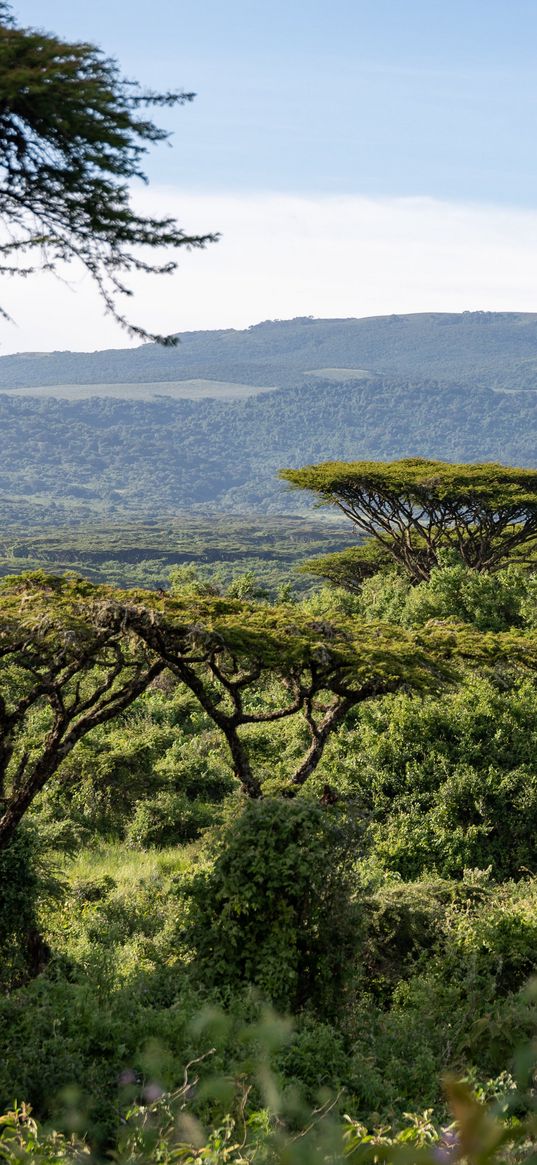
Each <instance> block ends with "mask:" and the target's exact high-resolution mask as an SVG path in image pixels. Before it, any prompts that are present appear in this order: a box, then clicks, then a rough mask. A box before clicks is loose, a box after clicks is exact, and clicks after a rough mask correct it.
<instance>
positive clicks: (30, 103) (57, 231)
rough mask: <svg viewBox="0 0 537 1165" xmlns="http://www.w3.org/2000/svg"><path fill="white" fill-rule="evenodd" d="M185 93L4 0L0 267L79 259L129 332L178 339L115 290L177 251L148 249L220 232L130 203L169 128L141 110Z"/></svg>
mask: <svg viewBox="0 0 537 1165" xmlns="http://www.w3.org/2000/svg"><path fill="white" fill-rule="evenodd" d="M193 96H194V94H192V93H184V92H170V93H154V92H150V91H145V90H143V89H141V87H140V86H139V85H138V83H137V82H133V81H129V80H127V79H126V78H124V77H123V76H122V74H121V72H120V70H119V68H118V65H117V63H116V62H115V61H114V60H111V59H108V58H107V57H105V56H104V55H103V54H102V52H101V51H100V50H99V49H98V48H96V47H95V46H94V45H91V44H85V43H82V42H81V43H69V42H67V41H63V40H61V39H60V38H58V37H56V36H53V35H51V34H49V33H44V32H41V31H36V30H34V29H27V28H20V27H18V26H17V24H16V23H15V21H14V20H13V18H12V16H11V14H10V10H9V7H8V6H7V5H6V4H0V220H1V222H2V224H3V229H2V234H1V238H0V260H1V263H0V271H1V272H2V273H4V274H10V275H21V274H22V275H29V274H32V273H33V272H34V271H36V270H38V269H44V270H49V271H55V270H56V269H57V268H58V266H59V265H61V264H64V263H70V262H71V261H73V260H78V261H79V262H80V263H81V264H82V265H83V267H84V268H85V269H86V271H87V272H89V274H90V275H91V277H92V279H93V280H94V281H95V283H96V284H97V287H98V289H99V292H100V294H101V296H102V299H103V301H104V304H105V307H106V309H107V311H108V312H109V313H110V314H111V315H112V316H113V317H114V319H115V320H117V321H118V323H120V324H121V325H122V326H123V327H125V328H126V329H127V331H128V332H129V333H130V334H131V335H133V336H138V337H141V338H142V339H153V340H158V341H159V342H161V343H174V342H175V341H174V339H173V337H165V336H159V335H153V334H150V333H148V332H147V331H146V330H145V329H144V328H143V327H139V326H136V325H134V324H133V323H131V322H130V321H129V320H128V319H127V318H126V317H125V315H124V314H123V313H122V312H121V310H120V308H119V300H120V297H121V296H129V295H131V294H132V292H131V291H130V289H129V288H128V287H127V286H126V285H125V283H124V277H125V275H128V274H129V273H132V272H133V271H143V272H148V273H155V274H164V273H166V274H169V273H171V272H172V271H174V270H175V267H176V261H175V259H173V258H172V259H170V260H163V259H162V258H160V257H159V259H158V260H156V259H155V258H154V252H155V249H159V250H162V249H164V250H167V251H168V252H172V253H173V252H175V251H176V250H177V248H180V247H187V248H190V247H203V246H205V244H206V243H208V242H211V241H213V240H214V239H215V238H216V236H215V235H188V234H186V233H185V232H184V231H183V230H181V228H180V227H179V226H178V224H177V222H176V221H175V219H173V218H170V217H161V218H153V217H144V216H142V215H139V214H137V213H136V212H135V210H134V209H133V206H132V204H131V194H130V188H129V182H130V180H131V179H133V178H139V179H142V180H143V181H145V180H146V179H145V175H144V172H143V169H142V159H143V155H144V153H145V152H146V151H147V148H148V146H150V145H153V144H155V143H158V142H161V141H164V140H165V139H166V138H167V137H168V136H169V135H168V134H167V132H166V131H165V130H163V129H160V128H159V127H158V126H157V125H155V124H154V122H153V121H151V120H149V119H148V118H147V117H146V116H144V111H145V110H146V109H147V107H149V106H173V105H178V104H179V105H180V104H183V103H184V102H188V101H191V100H192V98H193ZM148 256H149V257H148ZM0 311H1V312H2V314H3V315H4V316H5V317H8V313H7V311H6V310H5V309H0Z"/></svg>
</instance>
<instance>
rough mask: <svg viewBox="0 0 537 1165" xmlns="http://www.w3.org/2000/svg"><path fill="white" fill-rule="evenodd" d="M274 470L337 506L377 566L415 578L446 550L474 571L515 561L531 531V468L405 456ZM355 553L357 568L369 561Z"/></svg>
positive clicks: (536, 497)
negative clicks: (371, 545) (372, 550)
mask: <svg viewBox="0 0 537 1165" xmlns="http://www.w3.org/2000/svg"><path fill="white" fill-rule="evenodd" d="M281 477H283V478H284V480H285V481H288V482H290V483H291V485H293V486H294V487H296V488H298V489H307V490H311V491H312V492H313V493H314V494H316V496H317V497H318V498H319V499H320V501H321V503H322V504H325V505H330V504H331V505H336V506H338V507H339V509H340V510H342V511H343V513H344V514H346V515H347V517H348V518H350V519H351V521H352V522H354V524H355V525H356V526H357V528H358V530H360V531H361V532H362V533H363V534H366V535H368V537H369V538H371V539H374V540H375V542H376V544H377V546H378V547H379V549H380V550H381V551H382V552H383V553H382V554H381V558H380V560H379V565H381V563H382V559H384V560H385V561H386V562H389V561H392V562H395V563H396V564H397V565H398V566H400V567H402V568H403V569H404V570H405V571H407V572H408V574H409V575H410V576H411V578H412V579H414V580H415V581H416V582H422V581H424V580H426V579H428V578H429V576H430V573H431V570H432V569H433V568H434V567H435V566H438V565H439V561H440V558H441V556H442V553H443V552H445V551H447V550H450V551H454V552H456V554H457V555H458V557H459V558H460V560H461V562H463V563H464V564H465V565H466V566H468V567H470V568H472V569H473V570H477V571H495V570H498V569H499V568H500V567H502V566H504V565H505V563H506V562H507V561H508V560H510V559H513V558H515V559H516V560H517V561H523V560H524V550H529V549H530V544H531V543H532V542H534V541H535V537H536V535H537V470H532V469H511V468H509V467H508V466H504V465H496V464H494V463H485V464H478V465H452V464H451V463H449V462H446V461H428V460H426V459H424V458H421V457H413V458H405V459H403V460H402V461H350V462H342V461H327V462H323V463H321V464H319V465H306V466H305V467H304V468H303V469H284V470H282V471H281ZM531 549H533V547H531ZM332 557H333V558H335V557H336V556H332ZM348 557H349V556H348ZM362 557H363V555H360V554H358V556H357V568H358V569H359V570H361V568H362V566H363V567H366V568H367V567H368V566H370V565H371V564H370V562H369V559H370V558H372V556H371V554H368V552H366V558H367V563H366V562H365V561H364V563H362V561H361V559H362ZM373 558H374V555H373ZM349 565H350V558H349V561H348V562H346V564H345V566H346V567H347V568H348V567H349ZM317 573H322V572H321V571H320V570H318V571H317ZM369 573H371V570H370V569H369Z"/></svg>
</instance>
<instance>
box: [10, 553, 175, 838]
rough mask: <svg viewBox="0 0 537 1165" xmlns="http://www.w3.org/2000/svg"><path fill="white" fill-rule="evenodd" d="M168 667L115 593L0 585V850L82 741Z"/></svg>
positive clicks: (47, 582) (36, 582)
mask: <svg viewBox="0 0 537 1165" xmlns="http://www.w3.org/2000/svg"><path fill="white" fill-rule="evenodd" d="M163 667H164V664H163V662H162V660H160V659H159V658H158V657H157V656H155V655H154V654H153V653H152V652H151V651H149V650H148V648H147V646H146V645H145V644H144V643H143V642H142V641H140V640H139V639H138V638H137V637H136V636H135V635H133V634H132V633H129V632H128V631H127V630H126V626H125V612H124V610H123V607H122V606H121V604H119V603H117V602H115V601H114V599H113V597H112V595H111V593H110V592H109V593H106V592H104V593H103V592H99V591H98V590H96V589H93V590H92V589H91V588H89V589H88V588H87V587H86V586H85V584H84V583H74V582H72V581H71V582H70V581H66V580H59V579H53V578H46V577H44V576H41V577H40V576H38V575H36V576H27V577H25V578H21V579H20V580H9V581H8V583H6V584H4V585H3V586H2V588H1V591H0V850H1V849H3V848H4V847H5V846H7V845H8V844H9V842H10V840H11V838H12V836H13V833H14V831H15V829H16V828H17V826H18V824H19V822H20V821H21V820H22V818H23V816H24V814H25V813H26V812H27V810H28V808H29V807H30V805H31V804H32V802H33V801H34V799H35V797H36V796H37V795H38V794H39V793H40V792H41V790H42V789H43V788H44V786H45V785H46V783H47V781H49V780H50V778H51V777H52V776H54V774H55V773H56V772H57V770H58V768H59V767H60V765H61V763H62V761H63V760H64V759H65V758H66V757H67V756H68V755H69V753H70V752H71V751H72V749H73V748H74V747H75V745H76V744H77V743H78V741H79V740H82V739H83V737H84V736H86V735H87V734H88V732H91V730H92V729H93V728H95V727H97V726H98V725H99V724H103V723H106V722H107V721H109V720H112V719H113V718H114V717H116V716H118V715H119V714H120V713H121V712H123V711H124V710H125V709H126V708H128V707H129V705H130V704H131V703H132V702H133V701H134V700H135V699H136V698H137V696H139V695H140V694H141V693H142V692H143V691H144V690H145V688H146V687H147V686H148V684H150V683H151V682H152V681H153V680H154V679H156V677H157V676H158V675H159V673H160V672H161V671H162V670H163Z"/></svg>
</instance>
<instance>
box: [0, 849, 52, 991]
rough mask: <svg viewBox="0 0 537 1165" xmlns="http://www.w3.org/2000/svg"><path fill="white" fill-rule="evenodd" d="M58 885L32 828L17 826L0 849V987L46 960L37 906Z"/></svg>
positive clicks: (30, 973) (33, 972)
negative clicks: (8, 840)
mask: <svg viewBox="0 0 537 1165" xmlns="http://www.w3.org/2000/svg"><path fill="white" fill-rule="evenodd" d="M59 888H60V887H59V883H58V882H57V880H56V879H55V877H54V876H53V874H52V871H51V870H50V868H47V863H46V862H45V861H44V858H43V853H42V846H41V845H40V842H39V839H38V837H37V835H36V833H35V831H34V830H33V829H31V828H29V827H27V826H26V827H23V828H21V829H19V831H18V833H17V835H16V837H15V838H14V840H13V841H12V842H11V845H10V846H9V847H8V848H7V849H5V850H2V851H0V990H3V991H5V990H7V989H11V988H13V986H15V985H17V984H19V983H21V982H24V981H25V980H26V979H27V978H31V977H32V976H33V975H36V974H37V973H38V972H39V971H40V970H41V969H42V968H43V966H44V965H45V964H46V962H47V961H48V957H49V954H50V951H49V948H48V946H47V944H46V942H45V941H44V939H43V937H42V935H41V932H40V923H39V920H38V909H39V905H40V903H43V901H44V900H46V899H47V898H50V897H51V896H52V895H54V894H56V893H58V892H59Z"/></svg>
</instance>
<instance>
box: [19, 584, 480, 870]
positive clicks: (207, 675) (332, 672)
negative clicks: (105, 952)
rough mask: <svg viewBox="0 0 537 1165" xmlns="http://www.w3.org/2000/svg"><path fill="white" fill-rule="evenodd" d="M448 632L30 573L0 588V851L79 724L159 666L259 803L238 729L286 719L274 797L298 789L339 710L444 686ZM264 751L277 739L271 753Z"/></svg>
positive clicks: (455, 647)
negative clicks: (295, 721) (218, 737)
mask: <svg viewBox="0 0 537 1165" xmlns="http://www.w3.org/2000/svg"><path fill="white" fill-rule="evenodd" d="M475 644H476V639H475V636H473V637H472V634H471V633H470V632H467V633H466V639H465V642H464V644H462V642H461V641H460V639H459V640H457V637H454V636H453V634H452V633H451V632H445V631H443V630H441V631H438V630H433V631H431V632H425V633H422V634H421V635H420V636H416V635H412V634H410V633H408V632H405V631H403V630H402V629H401V628H392V627H388V626H382V625H376V626H375V625H372V624H364V625H358V624H356V623H350V622H347V621H343V620H337V621H331V622H325V621H321V622H320V621H316V620H311V619H309V620H308V619H307V618H306V617H305V616H304V615H302V616H301V615H300V614H299V613H297V612H296V611H295V610H294V609H293V608H292V607H286V606H280V607H274V608H272V607H263V606H260V605H258V604H255V603H247V602H244V601H240V600H230V599H222V598H218V597H210V596H207V597H204V596H201V597H199V596H192V595H189V596H187V597H183V598H180V597H179V598H170V597H168V596H159V595H157V594H155V593H151V592H143V591H142V592H133V591H130V592H124V593H122V592H120V591H116V590H114V589H113V588H111V587H104V586H94V585H92V584H90V583H87V582H84V581H82V580H77V579H72V578H71V579H70V578H67V579H66V578H63V579H58V578H54V577H48V576H46V575H42V574H34V575H23V576H21V577H20V578H18V579H17V578H15V579H8V580H6V581H5V582H4V583H3V584H2V586H1V587H0V806H1V807H0V849H1V848H2V847H4V846H6V845H7V844H8V843H9V841H10V839H11V837H12V836H13V833H14V831H15V829H16V827H17V825H18V823H19V822H20V821H21V820H22V818H23V816H24V814H25V813H26V811H27V810H28V808H29V807H30V806H31V804H32V802H33V800H34V799H35V797H36V796H37V795H38V794H39V793H40V792H41V791H42V789H43V788H44V786H45V785H46V783H47V781H49V780H50V779H51V777H53V776H54V775H55V774H56V773H58V770H60V768H61V764H62V761H64V760H65V758H66V757H67V756H68V755H69V754H70V753H71V752H72V750H73V748H74V747H75V745H76V744H77V743H78V742H79V741H80V740H82V739H83V737H85V736H86V735H87V734H88V733H89V732H91V731H92V729H93V728H95V727H97V726H98V725H100V724H103V723H106V722H107V721H110V720H112V719H113V718H114V717H116V716H118V715H120V714H121V713H122V712H123V711H125V710H126V709H127V708H128V707H129V705H130V704H132V702H133V701H134V700H135V699H136V698H137V697H138V696H139V695H141V693H142V692H143V691H144V690H145V689H146V688H147V687H148V685H149V684H151V683H152V681H153V680H155V679H156V677H157V676H158V675H159V674H160V672H162V671H163V670H164V669H165V668H167V669H169V670H170V671H171V672H172V673H173V674H174V675H175V677H176V678H177V680H178V681H180V683H182V684H184V685H185V686H186V687H187V688H188V689H189V691H190V692H191V693H192V694H193V695H194V697H195V698H196V699H197V701H198V702H199V704H200V705H201V707H202V708H203V709H204V710H205V712H206V713H207V715H208V716H209V717H210V718H211V720H212V721H213V723H214V724H215V726H216V727H217V728H218V730H219V732H220V733H221V734H222V736H223V738H224V740H225V741H226V743H227V745H228V748H229V752H230V756H231V760H232V764H233V769H234V773H235V776H236V778H237V780H238V781H239V782H240V785H241V788H242V789H243V791H244V793H245V794H246V795H247V796H248V797H250V798H253V799H257V798H259V797H260V796H262V793H263V781H262V776H261V775H260V774H259V773H257V772H256V771H254V766H253V764H252V753H251V747H250V745H251V742H250V741H249V740H248V731H249V729H250V727H251V726H252V725H256V724H264V723H271V724H277V723H278V722H281V721H285V720H287V719H288V718H289V717H293V716H295V717H297V718H299V719H300V721H301V723H302V724H303V726H304V728H305V730H306V734H307V737H308V744H307V746H306V748H305V751H304V753H303V755H302V756H301V757H300V758H299V759H298V760H297V763H296V764H295V766H294V768H293V771H292V772H290V773H289V774H288V777H287V779H284V781H283V788H282V791H283V792H285V793H287V794H288V795H293V793H296V792H298V790H299V789H300V788H301V786H302V785H303V784H304V783H305V781H306V780H307V779H308V777H309V776H310V774H311V773H312V772H313V771H314V769H315V768H316V766H317V765H318V764H319V762H320V760H321V757H322V755H323V750H324V748H325V745H326V742H327V740H328V739H329V737H330V735H331V733H333V732H334V731H336V730H337V728H338V726H339V725H340V724H341V723H342V721H343V719H344V717H345V716H346V714H347V712H348V711H349V710H350V709H351V708H352V707H354V706H355V705H356V704H359V703H361V702H363V701H364V700H369V699H373V698H375V697H377V696H380V695H382V694H385V693H387V692H393V691H396V690H398V689H399V688H401V687H406V688H408V689H412V690H416V691H419V690H427V689H430V688H431V687H436V686H437V685H438V684H439V683H442V682H445V681H446V680H449V679H451V678H453V675H454V667H453V662H454V658H455V654H456V653H460V652H462V654H464V652H465V651H466V652H470V653H474V652H475V649H476V648H475ZM276 748H277V744H276Z"/></svg>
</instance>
